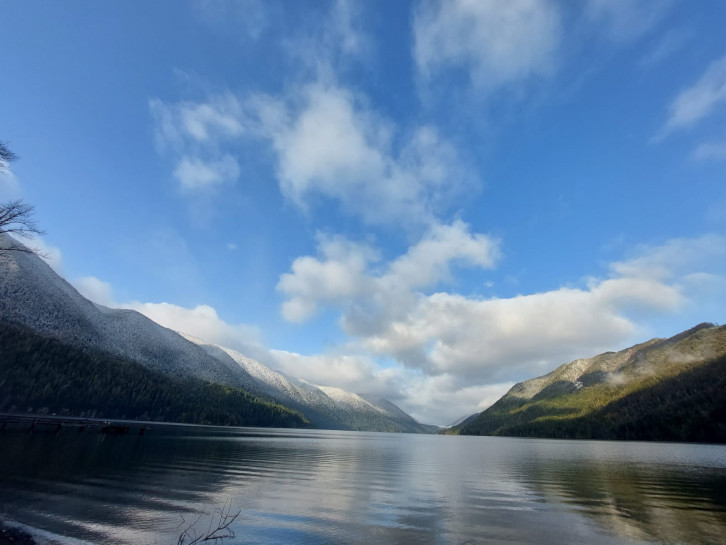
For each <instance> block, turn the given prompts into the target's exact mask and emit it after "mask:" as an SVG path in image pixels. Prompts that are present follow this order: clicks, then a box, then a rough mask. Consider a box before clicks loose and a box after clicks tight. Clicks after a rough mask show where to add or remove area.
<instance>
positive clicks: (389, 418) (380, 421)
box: [182, 334, 435, 433]
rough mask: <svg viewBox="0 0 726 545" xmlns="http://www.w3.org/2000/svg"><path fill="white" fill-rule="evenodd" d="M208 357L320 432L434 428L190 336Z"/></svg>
mask: <svg viewBox="0 0 726 545" xmlns="http://www.w3.org/2000/svg"><path fill="white" fill-rule="evenodd" d="M182 335H184V337H186V338H187V339H188V340H190V341H192V342H195V343H198V344H199V345H200V346H201V347H203V348H204V349H205V350H206V351H207V353H208V354H210V355H212V356H214V357H216V358H219V359H220V361H223V362H225V363H226V364H228V365H229V364H230V362H235V363H236V364H237V365H239V366H240V367H242V368H243V369H244V370H245V371H246V373H247V374H248V375H249V376H250V377H252V379H253V381H254V383H253V384H248V385H247V386H246V387H247V388H248V389H249V390H250V391H252V392H254V393H256V394H258V395H263V396H266V397H269V398H272V399H274V400H276V401H278V402H279V403H282V404H283V405H287V406H288V407H292V408H294V409H297V410H299V411H300V412H302V413H303V414H304V415H305V416H306V417H307V418H308V419H309V420H310V421H311V422H313V423H314V424H315V425H317V426H319V427H321V428H335V429H351V430H368V431H396V432H414V433H426V432H431V431H433V430H434V429H435V427H434V426H426V425H422V424H419V423H418V422H416V421H415V420H414V419H413V418H411V417H410V416H409V415H408V414H406V413H405V412H404V411H402V410H401V409H400V408H398V407H397V406H396V405H394V404H393V403H391V402H390V401H387V400H385V399H382V398H377V397H374V396H367V395H362V394H361V395H359V394H354V393H351V392H347V391H345V390H342V389H340V388H334V387H330V386H316V385H314V384H310V383H309V382H306V381H304V380H301V379H298V378H293V377H288V376H286V375H284V374H283V373H280V372H278V371H275V370H273V369H270V368H269V367H267V366H266V365H263V364H262V363H260V362H258V361H256V360H253V359H251V358H248V357H247V356H245V355H244V354H240V353H239V352H237V351H235V350H231V349H229V348H224V347H222V346H218V345H213V344H208V343H205V341H203V340H201V339H198V338H195V337H193V336H191V335H185V334H182Z"/></svg>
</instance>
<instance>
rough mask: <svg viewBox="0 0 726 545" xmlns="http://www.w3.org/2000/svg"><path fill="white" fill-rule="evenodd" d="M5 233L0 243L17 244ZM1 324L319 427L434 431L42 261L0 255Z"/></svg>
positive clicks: (381, 403)
mask: <svg viewBox="0 0 726 545" xmlns="http://www.w3.org/2000/svg"><path fill="white" fill-rule="evenodd" d="M3 237H7V235H2V234H0V243H8V242H10V244H12V243H14V242H13V241H9V240H7V239H4V238H3ZM0 320H6V321H10V322H14V323H17V324H21V325H24V326H27V327H30V328H31V329H33V330H35V331H36V332H38V333H40V334H42V335H46V336H51V337H55V338H57V339H59V340H61V341H63V342H65V343H68V344H71V345H75V346H82V347H90V348H94V349H98V350H103V351H105V352H108V353H110V354H114V355H117V356H121V357H124V358H127V359H132V360H134V361H137V362H139V363H141V364H143V365H146V366H147V367H150V368H152V369H155V370H158V371H162V372H164V373H168V374H174V375H186V376H195V377H198V378H202V379H206V380H210V381H213V382H218V383H222V384H227V385H230V386H236V387H240V388H244V389H246V390H248V391H250V392H251V393H253V394H255V395H258V396H260V397H263V398H267V399H272V400H274V401H277V402H278V403H281V404H283V405H286V406H289V407H291V408H294V409H297V410H299V411H301V412H302V413H303V414H305V416H307V417H308V419H309V420H310V421H311V422H313V423H314V424H315V425H317V426H318V427H321V428H334V429H353V430H369V431H400V432H402V431H408V432H427V431H431V428H430V427H428V426H423V425H421V424H418V423H417V422H416V421H415V420H414V419H413V418H411V417H410V416H409V415H407V414H406V413H405V412H403V411H402V410H401V409H399V408H398V407H396V406H395V405H393V404H392V403H390V402H388V401H386V400H382V399H376V398H372V397H371V398H367V397H366V396H360V395H357V394H352V393H350V392H346V391H344V390H340V389H339V388H331V387H320V386H315V385H313V384H310V383H308V382H306V381H304V380H301V379H297V378H292V377H287V376H285V375H284V374H282V373H279V372H277V371H275V370H273V369H270V368H269V367H267V366H265V365H263V364H262V363H260V362H258V361H255V360H253V359H251V358H248V357H246V356H245V355H243V354H240V353H239V352H236V351H234V350H230V349H228V348H224V347H221V346H216V345H212V344H208V343H206V342H205V341H202V340H201V339H197V338H194V337H192V336H190V335H186V334H179V333H177V332H175V331H172V330H170V329H167V328H165V327H162V326H161V325H159V324H157V323H156V322H154V321H152V320H150V319H149V318H147V317H146V316H144V315H142V314H140V313H138V312H136V311H134V310H125V309H111V308H107V307H104V306H101V305H97V304H95V303H92V302H91V301H89V300H88V299H86V298H84V297H83V296H82V295H81V294H80V293H78V291H76V289H75V288H73V286H71V285H70V284H69V283H68V282H66V281H65V280H63V279H62V278H61V277H60V276H58V274H56V273H55V271H53V270H52V269H51V268H50V267H49V266H48V265H47V264H46V263H45V262H44V261H43V260H42V259H40V258H39V257H37V256H35V255H33V254H27V253H22V252H6V253H4V254H3V255H2V256H0Z"/></svg>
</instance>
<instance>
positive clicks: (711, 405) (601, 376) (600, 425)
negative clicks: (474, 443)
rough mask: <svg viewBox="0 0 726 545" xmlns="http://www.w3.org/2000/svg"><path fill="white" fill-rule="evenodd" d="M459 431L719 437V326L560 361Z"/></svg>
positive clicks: (725, 343) (723, 435) (723, 341)
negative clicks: (566, 362)
mask: <svg viewBox="0 0 726 545" xmlns="http://www.w3.org/2000/svg"><path fill="white" fill-rule="evenodd" d="M460 433H462V434H468V435H505V436H520V437H551V438H576V439H632V440H662V441H706V442H726V326H721V327H716V326H713V325H712V324H701V325H699V326H696V327H695V328H693V329H691V330H688V331H686V332H683V333H681V334H679V335H676V336H675V337H672V338H670V339H653V340H651V341H648V342H646V343H643V344H640V345H637V346H634V347H631V348H629V349H626V350H623V351H620V352H609V353H606V354H601V355H599V356H595V357H594V358H589V359H584V360H575V361H574V362H570V363H568V364H565V365H563V366H561V367H559V368H558V369H556V370H555V371H553V372H552V373H550V374H548V375H545V376H544V377H539V378H536V379H532V380H530V381H526V382H523V383H520V384H517V385H515V386H514V387H513V388H512V389H511V390H510V391H509V392H508V393H507V394H506V395H505V396H503V397H502V398H501V399H500V400H499V401H497V402H496V403H495V404H494V405H492V406H491V407H490V408H489V409H487V410H486V411H484V412H483V413H481V414H480V415H479V416H477V417H476V418H475V419H474V420H472V421H470V422H468V423H466V424H465V425H464V426H463V427H462V428H461V429H460Z"/></svg>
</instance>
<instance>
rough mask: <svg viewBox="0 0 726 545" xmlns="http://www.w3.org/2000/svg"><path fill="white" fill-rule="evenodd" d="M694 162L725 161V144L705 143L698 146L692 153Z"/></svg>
mask: <svg viewBox="0 0 726 545" xmlns="http://www.w3.org/2000/svg"><path fill="white" fill-rule="evenodd" d="M693 158H694V159H695V160H696V161H723V160H726V142H707V143H704V144H701V145H699V146H698V147H697V148H696V149H695V150H694V151H693Z"/></svg>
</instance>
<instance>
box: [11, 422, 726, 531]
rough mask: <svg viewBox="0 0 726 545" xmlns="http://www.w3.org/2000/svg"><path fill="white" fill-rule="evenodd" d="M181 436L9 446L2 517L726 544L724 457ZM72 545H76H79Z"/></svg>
mask: <svg viewBox="0 0 726 545" xmlns="http://www.w3.org/2000/svg"><path fill="white" fill-rule="evenodd" d="M181 431H182V430H181V429H180V428H174V427H166V426H156V427H154V429H153V430H152V431H151V433H150V434H149V435H145V436H142V437H139V436H136V435H126V436H104V435H101V434H98V433H88V432H86V433H82V434H80V433H77V432H73V431H70V430H68V431H66V430H64V431H62V432H61V433H60V434H58V435H55V434H54V433H51V432H40V433H38V432H34V433H33V434H28V433H27V432H16V431H13V432H8V431H4V432H0V517H2V518H5V519H10V520H14V521H18V522H20V523H23V524H26V525H28V526H32V527H35V528H39V529H42V530H44V531H46V532H49V533H50V534H56V535H61V536H65V537H66V538H73V539H75V540H81V541H83V542H90V543H104V544H105V543H119V544H134V545H138V544H170V545H173V544H176V543H177V540H178V538H179V534H180V532H181V530H182V529H183V528H184V523H183V520H185V521H187V524H189V523H191V522H193V521H195V520H196V519H197V518H199V517H200V515H201V519H200V520H199V522H198V523H197V526H196V527H195V528H199V529H200V531H201V530H204V529H206V528H207V527H208V526H209V520H210V518H209V517H210V516H211V513H212V512H213V510H214V509H216V508H218V507H222V506H224V505H225V504H226V505H229V506H231V508H232V509H233V510H234V511H235V512H236V511H238V510H239V511H240V514H239V517H238V518H237V519H236V520H235V521H234V523H233V524H232V529H233V530H234V532H235V534H236V537H235V538H231V539H226V540H224V541H223V543H224V544H234V543H255V544H263V545H265V544H286V545H287V544H316V545H317V544H338V543H340V544H347V543H351V544H365V545H370V544H389V543H390V544H393V543H401V544H409V543H411V544H418V543H422V544H449V543H455V544H473V543H486V544H493V543H508V544H511V543H527V544H530V543H536V544H546V543H552V544H555V543H556V544H558V545H559V544H563V543H578V544H579V543H583V544H592V543H694V544H695V543H698V544H701V543H726V447H722V446H711V445H683V444H648V443H616V442H594V441H593V442H590V441H554V440H534V439H505V438H490V437H448V436H424V435H395V434H379V433H352V432H333V431H289V430H269V429H265V430H263V429H236V430H230V429H219V428H201V427H199V428H184V430H183V431H184V432H185V433H184V434H181V433H180V432H181ZM70 542H73V541H72V540H71V541H70Z"/></svg>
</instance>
